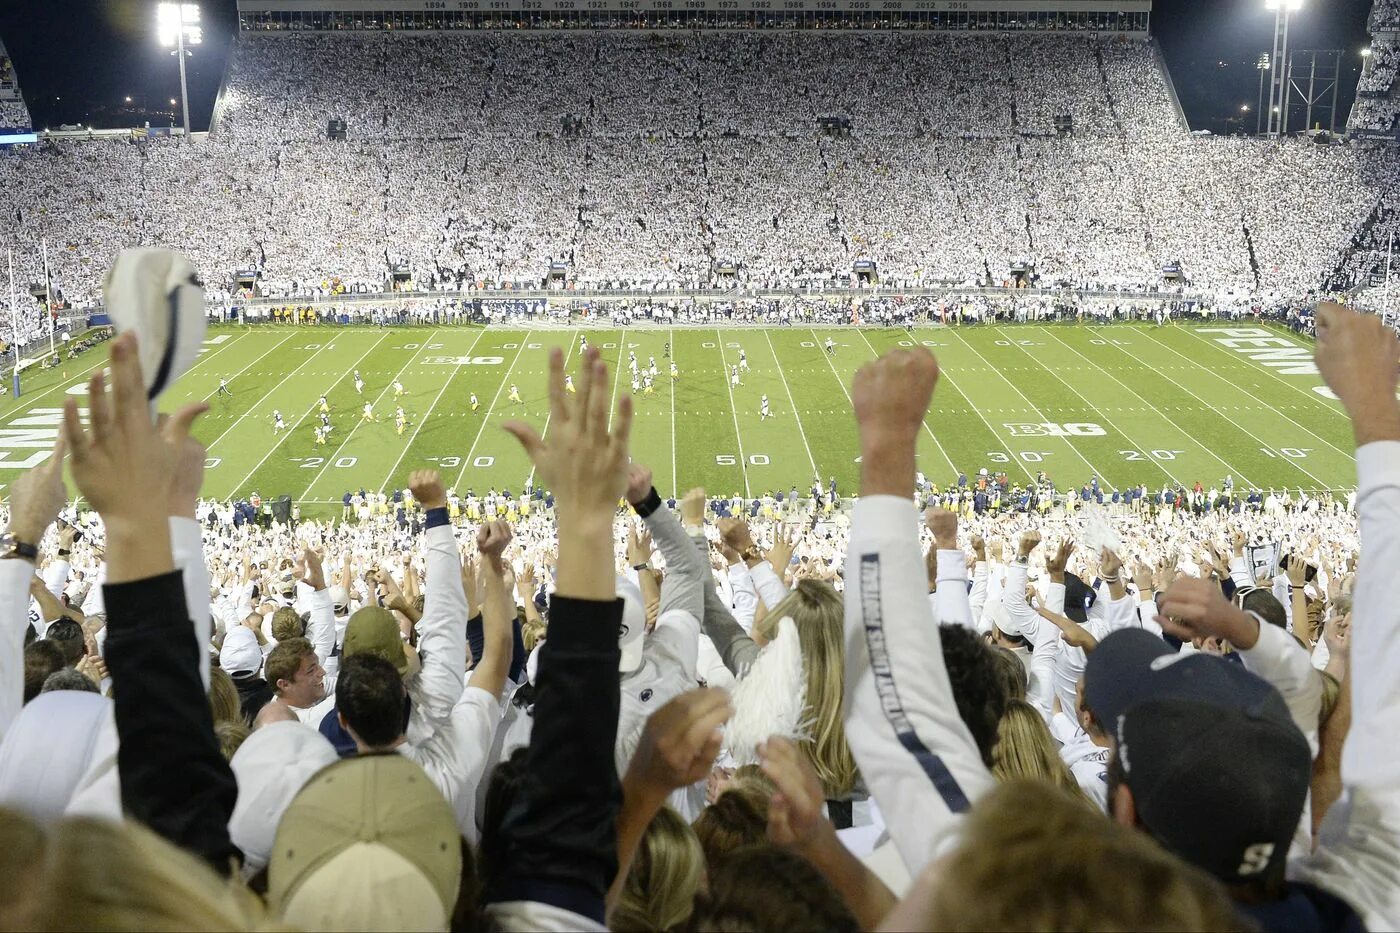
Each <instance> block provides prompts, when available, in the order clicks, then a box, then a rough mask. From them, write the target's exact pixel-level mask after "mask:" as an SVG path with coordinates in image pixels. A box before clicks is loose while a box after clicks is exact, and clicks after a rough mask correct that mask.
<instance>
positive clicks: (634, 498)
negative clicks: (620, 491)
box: [627, 463, 652, 507]
mask: <svg viewBox="0 0 1400 933" xmlns="http://www.w3.org/2000/svg"><path fill="white" fill-rule="evenodd" d="M651 486H652V481H651V470H650V469H649V468H647V467H644V466H642V465H641V464H640V463H634V464H632V465H631V466H629V467H628V468H627V501H628V503H630V504H631V505H632V506H634V507H635V506H638V505H641V504H642V503H643V502H645V501H646V498H647V496H648V495H650V494H651Z"/></svg>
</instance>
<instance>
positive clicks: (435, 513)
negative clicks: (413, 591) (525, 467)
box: [408, 470, 467, 720]
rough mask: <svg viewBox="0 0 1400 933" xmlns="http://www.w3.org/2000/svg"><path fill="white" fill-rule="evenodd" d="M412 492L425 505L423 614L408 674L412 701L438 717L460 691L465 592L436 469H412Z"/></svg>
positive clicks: (464, 654) (464, 647)
mask: <svg viewBox="0 0 1400 933" xmlns="http://www.w3.org/2000/svg"><path fill="white" fill-rule="evenodd" d="M408 482H409V488H410V489H412V490H413V495H414V497H415V498H416V499H417V500H418V501H419V502H421V503H423V507H424V508H425V509H427V512H428V517H427V521H426V522H425V525H426V526H427V529H426V531H425V532H424V533H423V545H424V550H425V552H426V554H425V556H426V558H427V565H428V567H427V569H428V579H427V583H426V584H425V587H424V593H423V618H422V619H420V620H419V621H418V625H417V631H418V650H419V653H420V654H421V655H422V657H423V669H422V671H420V672H419V673H418V676H417V677H415V678H414V680H413V684H414V685H415V686H416V690H414V691H413V692H414V693H415V694H416V696H415V702H419V703H422V704H424V705H425V706H426V707H427V708H426V709H425V710H424V712H425V713H426V714H427V715H428V716H429V717H430V718H432V719H435V720H443V719H446V718H447V717H448V716H449V715H451V713H452V708H453V707H454V706H456V705H457V701H458V700H459V699H461V697H462V685H463V681H464V679H465V677H466V668H467V593H466V590H465V589H464V588H463V587H462V565H461V563H460V562H459V560H458V557H457V540H456V538H454V537H453V535H452V522H451V520H450V519H449V518H448V517H447V494H446V493H445V492H444V491H443V486H442V478H441V477H439V476H438V472H437V471H436V470H415V471H414V472H413V475H412V476H411V477H410V478H409V481H408Z"/></svg>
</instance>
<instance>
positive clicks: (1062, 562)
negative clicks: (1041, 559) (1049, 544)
mask: <svg viewBox="0 0 1400 933" xmlns="http://www.w3.org/2000/svg"><path fill="white" fill-rule="evenodd" d="M1072 554H1074V542H1073V541H1071V540H1070V539H1069V538H1065V539H1064V540H1063V541H1061V542H1060V545H1059V547H1057V548H1055V550H1054V551H1052V552H1051V553H1050V554H1049V555H1048V556H1047V557H1046V558H1045V570H1046V572H1047V573H1049V574H1050V580H1051V582H1053V583H1063V582H1065V568H1066V567H1068V566H1069V559H1070V556H1071V555H1072Z"/></svg>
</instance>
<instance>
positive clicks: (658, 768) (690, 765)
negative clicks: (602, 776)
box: [623, 688, 734, 799]
mask: <svg viewBox="0 0 1400 933" xmlns="http://www.w3.org/2000/svg"><path fill="white" fill-rule="evenodd" d="M732 715H734V708H733V707H732V706H731V705H730V703H729V694H728V693H725V692H724V691H723V690H719V689H715V688H701V689H698V690H691V691H688V692H686V693H682V694H681V695H680V696H678V697H676V698H675V699H674V700H672V701H671V702H669V703H667V704H666V705H665V706H663V707H661V708H660V709H659V710H657V711H656V712H654V713H652V714H651V716H650V718H648V719H647V724H646V726H645V727H643V729H642V737H641V740H640V742H639V743H638V745H637V752H636V754H635V755H633V756H632V763H631V765H629V766H628V768H627V775H626V776H625V777H624V779H623V784H624V786H625V787H627V788H628V790H629V791H632V790H635V791H636V792H638V793H641V794H643V795H644V796H647V797H651V798H653V799H660V798H664V797H665V796H666V795H667V794H669V793H671V791H673V790H676V789H678V788H681V787H686V786H688V785H690V784H694V783H696V782H697V781H700V780H702V779H703V778H704V777H705V776H706V775H708V774H709V773H710V768H711V767H712V766H713V765H714V763H715V758H716V757H718V756H719V750H720V745H721V744H722V742H723V741H724V733H723V731H722V730H721V728H720V727H721V726H723V725H724V724H725V723H726V722H728V721H729V717H730V716H732Z"/></svg>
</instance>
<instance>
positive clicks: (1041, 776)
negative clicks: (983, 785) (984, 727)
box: [992, 700, 1092, 804]
mask: <svg viewBox="0 0 1400 933" xmlns="http://www.w3.org/2000/svg"><path fill="white" fill-rule="evenodd" d="M992 774H993V775H994V776H995V777H996V779H997V780H998V781H1002V782H1005V781H1014V780H1017V779H1018V778H1028V779H1030V780H1033V781H1044V782H1046V783H1048V784H1053V785H1055V786H1056V787H1058V788H1060V790H1063V791H1065V792H1066V793H1067V794H1069V795H1070V796H1071V797H1073V798H1074V799H1076V800H1078V801H1080V802H1081V803H1084V804H1092V802H1091V801H1090V800H1089V796H1088V795H1087V794H1085V793H1084V791H1083V790H1082V789H1081V788H1080V787H1079V782H1078V781H1076V780H1075V779H1074V775H1073V774H1071V773H1070V770H1069V768H1068V766H1066V765H1065V763H1064V761H1063V760H1062V759H1061V758H1060V753H1059V752H1058V751H1057V750H1056V748H1055V739H1054V738H1053V737H1052V736H1051V735H1050V729H1049V727H1047V726H1046V725H1045V719H1044V718H1043V717H1042V716H1041V715H1040V713H1039V712H1038V711H1037V710H1036V708H1035V707H1034V706H1031V705H1030V704H1029V703H1027V702H1026V701H1025V700H1008V701H1007V703H1006V712H1004V713H1002V716H1001V722H1000V723H999V724H998V725H997V744H996V747H995V748H993V749H992Z"/></svg>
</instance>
